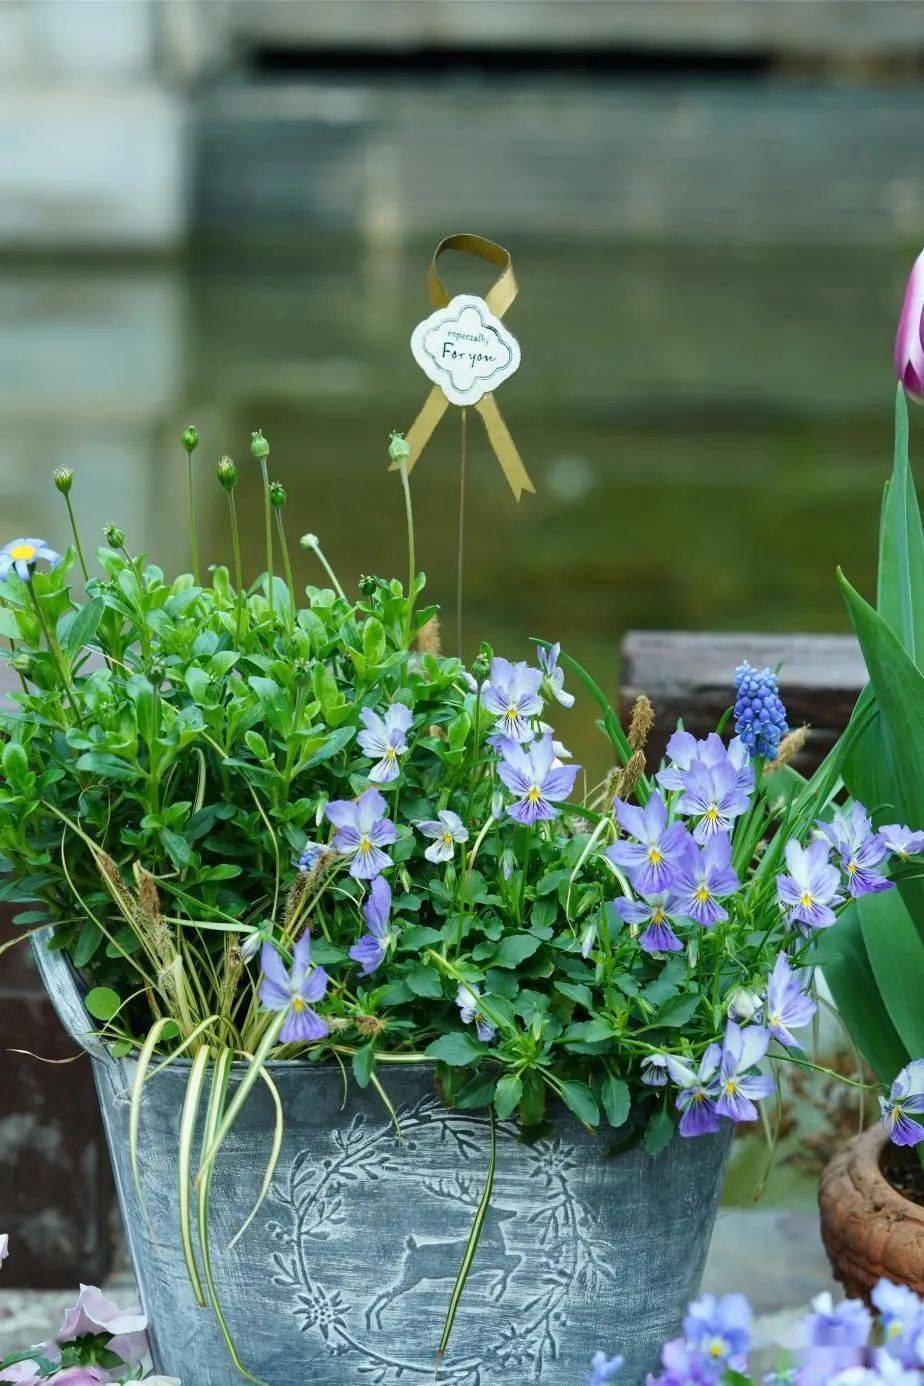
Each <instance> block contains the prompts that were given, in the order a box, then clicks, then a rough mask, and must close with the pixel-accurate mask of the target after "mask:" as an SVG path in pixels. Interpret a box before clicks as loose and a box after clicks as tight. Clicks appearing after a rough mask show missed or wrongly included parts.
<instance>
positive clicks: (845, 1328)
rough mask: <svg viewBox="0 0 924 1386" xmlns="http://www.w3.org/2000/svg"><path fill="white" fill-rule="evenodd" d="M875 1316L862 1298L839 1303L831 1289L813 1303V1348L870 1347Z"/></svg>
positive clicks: (810, 1325) (809, 1320) (809, 1330)
mask: <svg viewBox="0 0 924 1386" xmlns="http://www.w3.org/2000/svg"><path fill="white" fill-rule="evenodd" d="M872 1326H873V1320H872V1316H871V1315H870V1312H869V1310H868V1309H867V1308H866V1305H865V1304H862V1303H861V1302H860V1300H858V1299H844V1300H841V1302H840V1304H835V1303H834V1299H833V1297H832V1295H831V1291H830V1290H825V1292H824V1294H820V1295H816V1296H815V1298H814V1299H813V1300H812V1313H811V1314H810V1315H809V1317H808V1318H807V1320H806V1330H807V1333H808V1341H809V1346H810V1347H829V1348H838V1347H845V1348H862V1347H865V1346H866V1343H867V1340H868V1338H869V1333H870V1329H871V1328H872Z"/></svg>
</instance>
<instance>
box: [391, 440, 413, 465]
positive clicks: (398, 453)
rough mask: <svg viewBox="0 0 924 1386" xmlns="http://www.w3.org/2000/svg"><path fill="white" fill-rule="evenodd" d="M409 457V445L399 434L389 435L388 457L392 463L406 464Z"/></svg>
mask: <svg viewBox="0 0 924 1386" xmlns="http://www.w3.org/2000/svg"><path fill="white" fill-rule="evenodd" d="M410 455H411V448H410V444H409V443H408V442H407V441H406V440H405V439H404V438H403V437H402V435H401V434H400V433H392V434H389V443H388V456H389V457H390V458H391V460H392V462H406V461H407V459H408V458H409V457H410Z"/></svg>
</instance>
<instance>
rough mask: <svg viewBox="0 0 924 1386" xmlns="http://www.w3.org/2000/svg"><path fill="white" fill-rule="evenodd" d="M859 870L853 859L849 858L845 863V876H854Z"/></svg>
mask: <svg viewBox="0 0 924 1386" xmlns="http://www.w3.org/2000/svg"><path fill="white" fill-rule="evenodd" d="M859 869H860V867H859V863H858V862H857V861H856V859H855V858H851V860H850V861H849V862H848V863H847V875H848V876H855V875H856V874H857V872H858V871H859Z"/></svg>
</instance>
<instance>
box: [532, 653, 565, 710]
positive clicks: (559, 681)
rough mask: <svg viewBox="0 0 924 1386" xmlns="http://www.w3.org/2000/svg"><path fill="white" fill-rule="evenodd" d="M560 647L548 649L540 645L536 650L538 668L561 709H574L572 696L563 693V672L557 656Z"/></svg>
mask: <svg viewBox="0 0 924 1386" xmlns="http://www.w3.org/2000/svg"><path fill="white" fill-rule="evenodd" d="M560 654H561V645H560V644H557V643H556V644H554V645H550V646H549V648H548V649H546V648H545V646H544V645H540V646H539V649H538V656H539V668H540V669H541V670H542V672H543V674H545V678H546V683H547V684H548V686H549V692H550V693H551V695H552V697H553V698H555V699H556V701H557V702H559V703H561V705H562V707H574V694H573V693H566V692H565V671H564V670H563V669H562V668H561V667H560V666H559V663H558V656H559V655H560Z"/></svg>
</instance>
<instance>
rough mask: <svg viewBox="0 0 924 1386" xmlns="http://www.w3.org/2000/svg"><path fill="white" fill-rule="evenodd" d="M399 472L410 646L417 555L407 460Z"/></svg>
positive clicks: (407, 639) (408, 644) (408, 641)
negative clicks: (401, 490)
mask: <svg viewBox="0 0 924 1386" xmlns="http://www.w3.org/2000/svg"><path fill="white" fill-rule="evenodd" d="M398 470H399V471H400V473H401V486H402V489H403V491H404V513H405V516H406V517H407V560H408V579H407V620H406V626H405V641H404V643H405V645H406V646H407V647H408V649H410V647H411V625H412V621H413V615H414V581H415V579H416V577H417V555H416V553H415V551H414V511H413V508H412V506H411V485H410V482H409V481H408V476H407V462H406V461H405V460H404V459H403V458H402V459H401V461H400V462H399V463H398Z"/></svg>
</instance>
